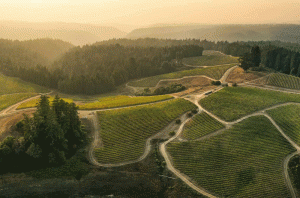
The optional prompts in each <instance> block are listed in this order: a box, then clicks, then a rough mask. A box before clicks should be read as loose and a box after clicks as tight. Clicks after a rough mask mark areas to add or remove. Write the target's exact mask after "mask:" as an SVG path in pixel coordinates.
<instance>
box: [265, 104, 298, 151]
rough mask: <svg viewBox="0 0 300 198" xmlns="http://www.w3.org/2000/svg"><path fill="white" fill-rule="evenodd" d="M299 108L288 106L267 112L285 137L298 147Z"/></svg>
mask: <svg viewBox="0 0 300 198" xmlns="http://www.w3.org/2000/svg"><path fill="white" fill-rule="evenodd" d="M299 112H300V106H299V105H288V106H282V107H278V108H276V109H272V110H269V111H268V114H269V115H270V116H271V117H272V118H273V119H274V120H275V122H276V123H277V124H278V125H279V126H280V128H281V129H282V130H283V131H284V133H285V134H287V136H289V137H290V138H291V139H292V140H293V141H294V142H295V143H296V144H298V145H300V123H299V120H300V115H299Z"/></svg>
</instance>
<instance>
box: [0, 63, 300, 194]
mask: <svg viewBox="0 0 300 198" xmlns="http://www.w3.org/2000/svg"><path fill="white" fill-rule="evenodd" d="M236 67H237V66H235V67H232V68H230V69H229V70H227V71H226V72H225V73H224V75H223V76H222V78H221V80H220V81H221V82H222V83H224V82H226V79H227V77H228V76H229V74H230V72H231V71H233V70H234V69H235V68H236ZM207 78H209V77H207ZM209 79H211V78H209ZM213 80H215V79H213ZM126 86H127V87H130V88H131V89H133V90H136V89H135V87H132V86H129V85H128V84H126ZM241 86H252V87H257V86H254V85H250V84H245V83H243V84H241ZM257 88H262V87H257ZM221 89H222V87H220V88H218V89H213V90H211V91H212V92H216V91H219V90H221ZM263 89H267V90H273V89H275V88H273V87H272V88H269V87H264V88H263ZM276 90H277V91H283V92H289V90H288V89H283V90H282V89H281V88H280V89H276ZM208 92H210V91H208ZM206 93H207V92H206ZM289 93H290V92H289ZM292 93H295V92H292ZM48 94H50V93H48ZM38 97H40V96H34V97H31V98H28V99H26V100H23V101H21V102H19V103H17V104H14V105H12V106H10V107H8V108H6V109H4V110H3V111H1V112H0V118H1V117H5V116H8V115H12V114H14V113H17V112H18V113H20V112H22V111H26V110H28V109H25V110H16V108H17V107H18V106H19V105H20V104H22V103H24V102H27V101H30V100H33V99H36V98H38ZM204 97H206V94H205V93H202V94H196V95H188V96H185V97H184V99H186V100H189V101H191V102H193V103H194V104H196V105H197V106H198V108H199V112H198V113H200V112H202V111H204V112H206V113H207V114H209V115H210V116H211V117H213V118H215V119H216V120H218V121H219V122H221V123H222V124H224V125H225V127H226V128H225V129H222V130H218V131H216V132H214V133H211V134H208V135H206V136H203V137H201V138H199V139H198V141H199V140H203V139H208V138H210V137H213V136H215V135H218V134H221V133H224V132H226V129H228V128H230V127H231V126H232V125H234V124H237V123H239V122H242V121H243V120H245V119H247V118H249V117H252V116H258V115H263V116H265V117H267V118H268V119H269V120H270V122H271V123H272V124H273V125H274V126H275V127H276V128H277V130H278V131H279V132H280V133H281V135H282V136H283V137H284V138H285V139H286V140H287V141H288V142H289V143H290V144H291V145H292V146H293V147H294V148H295V149H296V150H297V151H296V152H294V153H292V154H290V155H289V156H287V157H286V159H285V160H284V162H283V164H284V171H283V172H284V176H285V181H286V184H287V187H288V188H289V189H290V192H291V195H292V197H293V198H294V197H296V193H295V190H294V188H293V186H292V183H291V180H290V178H289V174H288V162H289V160H290V159H291V158H292V157H293V156H295V155H297V154H300V147H299V146H298V145H297V144H296V143H295V142H293V141H292V140H291V139H290V138H289V137H288V136H287V135H286V134H285V133H284V132H283V131H282V129H281V128H280V127H279V126H278V125H277V124H276V122H275V121H274V120H273V119H272V118H271V117H270V116H269V115H268V114H267V113H266V111H267V110H270V109H274V108H278V107H280V106H285V105H290V104H297V105H300V104H299V103H292V102H289V103H284V104H279V105H274V106H272V107H269V108H266V109H263V110H260V111H257V112H254V113H252V114H249V115H247V116H244V117H242V118H240V119H238V120H235V121H232V122H226V121H224V120H222V119H220V118H219V117H217V116H216V115H214V114H212V113H210V112H209V111H207V110H206V109H204V108H203V107H202V106H201V105H200V104H199V103H198V101H199V100H200V99H202V98H204ZM159 102H161V101H159ZM155 103H156V102H155ZM142 105H149V104H142ZM139 106H140V105H139ZM119 108H128V107H119ZM115 109H117V108H115ZM105 110H110V109H102V110H97V111H105ZM79 114H80V116H81V117H86V118H88V119H90V120H91V121H92V123H93V137H94V141H93V143H92V144H91V145H90V147H89V152H88V155H89V159H90V162H91V163H92V164H93V165H96V166H102V167H116V166H123V165H126V164H131V163H136V162H139V161H141V160H143V159H145V158H146V157H147V156H148V154H149V153H150V151H151V144H150V143H151V140H152V139H153V138H155V137H157V136H158V135H159V133H157V134H155V135H153V136H152V137H150V138H148V139H147V140H146V143H145V151H144V153H143V155H142V156H140V157H139V158H138V159H137V160H134V161H128V162H123V163H118V164H101V163H98V162H97V161H96V160H95V158H94V156H93V150H94V147H96V146H97V147H99V146H101V145H102V142H101V138H100V137H99V132H98V131H99V123H98V118H97V113H96V111H79ZM191 119H192V118H185V119H184V122H183V123H182V124H181V125H180V127H179V129H178V130H177V132H176V135H175V136H173V137H172V138H170V139H169V140H168V141H166V142H164V143H162V144H160V147H159V149H160V152H161V154H162V156H163V157H164V159H165V161H166V164H167V168H168V169H169V170H170V171H171V172H173V173H174V174H175V175H176V176H177V177H179V178H180V179H181V180H182V181H184V182H185V183H186V184H187V185H188V186H190V187H191V188H192V189H194V190H196V191H197V192H199V193H200V194H203V195H204V196H207V197H211V198H214V197H217V196H216V195H214V194H213V193H211V192H208V191H207V190H205V189H203V188H201V187H199V186H197V185H196V184H194V183H192V181H190V179H189V178H188V177H187V176H186V175H184V174H182V173H181V172H180V171H178V170H177V169H176V168H175V167H174V166H173V165H172V162H171V160H170V157H169V155H168V153H167V151H166V146H167V144H168V143H170V142H172V141H174V140H175V139H176V138H178V136H179V135H180V134H181V133H182V131H183V129H184V126H185V124H186V123H187V122H188V121H190V120H191Z"/></svg>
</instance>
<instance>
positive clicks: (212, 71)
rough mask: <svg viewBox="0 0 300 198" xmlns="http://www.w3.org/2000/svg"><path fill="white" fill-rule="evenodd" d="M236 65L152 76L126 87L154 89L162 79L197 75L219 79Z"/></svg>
mask: <svg viewBox="0 0 300 198" xmlns="http://www.w3.org/2000/svg"><path fill="white" fill-rule="evenodd" d="M235 65H236V64H231V65H226V66H217V67H209V68H196V69H191V70H183V71H178V72H173V73H168V74H162V75H157V76H152V77H148V78H144V79H142V80H137V81H132V82H130V83H129V84H128V85H130V86H134V87H155V86H156V84H157V83H158V82H159V81H160V80H163V79H176V78H182V77H185V76H197V75H205V76H208V77H211V78H213V79H216V80H218V79H220V78H221V77H222V76H223V74H224V73H225V72H226V71H227V70H228V69H229V68H231V67H233V66H235Z"/></svg>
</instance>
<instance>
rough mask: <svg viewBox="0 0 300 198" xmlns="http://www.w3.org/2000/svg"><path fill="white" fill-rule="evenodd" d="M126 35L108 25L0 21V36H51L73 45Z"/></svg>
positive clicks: (31, 37) (27, 37)
mask: <svg viewBox="0 0 300 198" xmlns="http://www.w3.org/2000/svg"><path fill="white" fill-rule="evenodd" d="M124 36H126V33H125V32H122V31H120V30H118V29H117V28H114V27H108V26H98V25H90V24H80V23H63V22H47V23H42V22H39V23H31V22H30V23H29V22H17V21H0V38H3V39H11V40H30V39H38V38H51V39H60V40H63V41H67V42H70V43H72V44H73V45H86V44H93V43H95V42H97V41H102V40H108V39H112V38H123V37H124Z"/></svg>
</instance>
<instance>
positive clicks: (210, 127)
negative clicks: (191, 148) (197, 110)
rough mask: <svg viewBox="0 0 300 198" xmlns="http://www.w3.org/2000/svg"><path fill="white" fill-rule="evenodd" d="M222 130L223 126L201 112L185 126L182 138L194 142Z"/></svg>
mask: <svg viewBox="0 0 300 198" xmlns="http://www.w3.org/2000/svg"><path fill="white" fill-rule="evenodd" d="M222 128H224V126H223V125H222V124H221V123H220V122H218V121H217V120H215V119H214V118H212V117H210V116H209V115H208V114H206V113H204V112H203V113H201V114H198V115H196V116H195V117H194V118H193V120H191V121H190V122H188V123H187V124H186V125H185V129H184V131H183V138H185V139H188V140H195V139H198V138H200V137H202V136H204V135H207V134H209V133H212V132H214V131H217V130H219V129H222Z"/></svg>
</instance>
